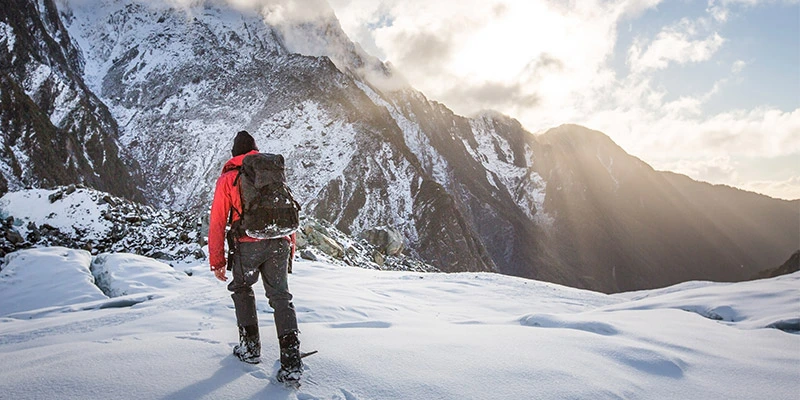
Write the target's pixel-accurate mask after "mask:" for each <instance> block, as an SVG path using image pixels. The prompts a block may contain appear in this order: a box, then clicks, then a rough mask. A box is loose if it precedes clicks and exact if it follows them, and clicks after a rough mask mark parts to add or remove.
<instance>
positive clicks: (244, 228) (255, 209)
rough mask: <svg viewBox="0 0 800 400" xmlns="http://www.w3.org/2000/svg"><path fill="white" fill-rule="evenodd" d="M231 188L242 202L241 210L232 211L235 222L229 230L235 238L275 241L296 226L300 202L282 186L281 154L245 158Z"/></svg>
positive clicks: (284, 176) (297, 225)
mask: <svg viewBox="0 0 800 400" xmlns="http://www.w3.org/2000/svg"><path fill="white" fill-rule="evenodd" d="M233 185H234V186H238V187H239V196H240V197H241V199H242V211H241V212H239V211H238V210H235V208H234V210H235V211H236V212H237V213H238V214H239V220H238V221H236V223H234V224H233V225H235V226H233V227H232V230H235V232H236V234H237V235H238V236H242V235H247V236H250V237H252V238H256V239H277V238H280V237H284V236H287V235H291V234H292V233H293V232H294V231H296V230H297V228H298V227H299V226H300V215H299V213H300V203H298V202H297V201H296V200H295V199H294V197H293V196H292V191H291V190H289V186H287V185H286V173H285V171H284V160H283V156H282V155H280V154H268V153H258V154H251V155H249V156H246V157H245V158H244V159H242V166H241V167H240V168H239V174H238V175H237V176H236V179H235V180H234V181H233ZM236 225H238V226H236Z"/></svg>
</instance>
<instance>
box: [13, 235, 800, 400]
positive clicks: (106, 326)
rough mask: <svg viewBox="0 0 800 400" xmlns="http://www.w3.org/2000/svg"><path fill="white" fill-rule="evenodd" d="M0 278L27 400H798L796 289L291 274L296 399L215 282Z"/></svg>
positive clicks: (21, 271)
mask: <svg viewBox="0 0 800 400" xmlns="http://www.w3.org/2000/svg"><path fill="white" fill-rule="evenodd" d="M5 260H6V261H7V262H6V263H5V264H3V266H2V269H0V322H1V324H0V370H2V371H3V374H2V376H3V379H0V393H3V397H4V398H9V399H15V400H17V399H18V400H28V399H51V398H57V399H83V400H91V399H109V398H112V399H117V398H131V397H135V398H143V399H175V400H184V399H185V400H200V399H289V400H298V399H347V400H353V399H408V400H429V399H447V400H450V399H452V400H461V399H520V398H523V399H528V398H542V399H573V398H574V399H619V398H625V399H672V398H678V399H719V398H724V399H762V398H764V399H793V398H795V397H797V392H798V391H799V390H800V369H798V368H797V365H798V357H799V356H800V355H798V352H797V346H798V341H799V340H800V338H799V337H798V330H799V329H800V320H799V319H798V315H797V293H798V289H800V273H794V274H791V275H785V276H781V277H778V278H773V279H765V280H759V281H752V282H740V283H712V282H696V281H695V282H686V283H683V284H680V285H677V286H673V287H669V288H664V289H658V290H650V291H638V292H627V293H620V294H615V295H606V294H602V293H597V292H591V291H587V290H580V289H574V288H569V287H564V286H561V285H556V284H552V283H546V282H539V281H534V280H529V279H521V278H516V277H510V276H504V275H500V274H494V273H479V272H473V273H454V274H441V273H419V272H393V271H374V270H368V269H362V268H343V267H339V266H336V265H332V264H329V263H326V262H308V261H297V262H296V263H295V266H294V270H295V271H294V273H293V274H292V275H291V276H290V282H289V287H290V289H291V291H292V294H293V295H294V298H293V302H294V305H295V307H296V309H297V319H298V323H299V326H300V329H301V330H302V333H301V335H300V340H301V344H300V347H301V349H303V350H304V351H308V350H319V353H318V354H316V355H314V356H311V357H308V358H306V359H305V360H304V364H305V368H304V376H303V386H302V387H301V388H300V389H299V390H297V391H296V390H287V389H286V388H284V387H283V385H282V384H279V383H278V382H276V380H275V379H274V378H273V377H274V376H275V374H276V372H277V370H278V368H279V361H278V359H279V349H278V343H277V342H278V341H277V339H276V338H275V330H274V327H273V326H272V325H273V315H272V313H271V310H270V309H269V306H268V305H267V304H266V303H267V300H266V298H265V297H264V291H263V290H264V289H263V287H262V286H261V285H255V286H254V287H253V289H254V290H255V291H256V304H257V306H258V307H257V314H258V318H259V321H260V327H261V342H262V350H261V363H260V364H258V365H251V364H245V363H242V362H241V361H239V360H238V359H236V357H235V356H234V355H233V354H231V348H232V347H233V345H235V344H236V339H237V330H236V317H235V313H234V311H233V309H232V308H231V307H232V305H231V299H230V296H229V292H228V291H227V290H226V287H225V286H226V284H225V283H223V282H219V281H217V280H216V279H215V278H214V277H213V275H212V274H211V273H210V272H209V271H208V265H206V264H203V263H197V264H195V265H191V264H190V265H180V266H178V267H177V268H171V267H170V266H169V265H166V264H164V263H162V262H159V261H156V260H152V259H149V258H146V257H141V256H135V255H131V254H124V253H116V254H108V253H105V254H98V255H97V256H94V257H92V256H91V255H90V254H89V253H88V252H86V251H82V250H74V249H69V248H63V247H47V248H37V249H28V250H22V251H18V252H15V253H12V254H10V255H8V256H6V257H5Z"/></svg>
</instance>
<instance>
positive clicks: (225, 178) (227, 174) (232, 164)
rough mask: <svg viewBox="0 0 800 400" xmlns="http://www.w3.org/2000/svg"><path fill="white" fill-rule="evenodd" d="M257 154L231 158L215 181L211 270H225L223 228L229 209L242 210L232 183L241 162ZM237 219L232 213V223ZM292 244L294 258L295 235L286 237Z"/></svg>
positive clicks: (210, 232)
mask: <svg viewBox="0 0 800 400" xmlns="http://www.w3.org/2000/svg"><path fill="white" fill-rule="evenodd" d="M250 154H258V151H257V150H253V151H251V152H249V153H246V154H242V155H239V156H236V157H233V158H231V159H230V160H228V162H226V163H225V166H224V167H223V168H222V175H220V177H219V179H217V187H216V189H215V190H214V202H213V203H211V220H210V221H209V225H208V256H209V264H211V269H212V270H213V269H214V268H219V267H221V268H225V226H226V225H227V224H228V217H229V215H230V214H231V208H235V209H236V210H237V211H239V212H241V210H242V200H241V198H240V197H239V189H238V188H236V187H234V186H233V181H234V180H235V179H236V176H237V175H238V174H239V168H240V167H241V166H242V160H243V159H244V158H245V157H246V156H248V155H250ZM238 219H239V213H237V212H236V211H234V212H233V221H237V220H238ZM258 240H259V239H255V238H251V237H249V236H243V237H241V238H239V241H240V242H255V241H258ZM286 240H289V242H291V244H292V254H291V257H294V250H295V234H294V233H293V234H292V235H291V236H286Z"/></svg>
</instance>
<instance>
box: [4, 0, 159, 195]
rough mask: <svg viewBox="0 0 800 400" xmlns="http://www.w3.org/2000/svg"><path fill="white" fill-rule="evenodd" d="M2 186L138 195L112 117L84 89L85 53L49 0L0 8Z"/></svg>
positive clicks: (15, 1)
mask: <svg viewBox="0 0 800 400" xmlns="http://www.w3.org/2000/svg"><path fill="white" fill-rule="evenodd" d="M0 87H2V93H1V94H0V97H1V99H0V140H1V141H2V149H1V150H0V192H2V193H5V192H6V191H8V190H18V189H20V188H23V187H26V186H53V185H64V184H69V183H85V184H88V185H91V186H94V187H96V188H98V189H101V190H106V191H109V192H112V193H114V194H118V195H121V196H125V197H128V198H131V199H135V200H143V197H142V195H141V192H140V191H139V188H138V186H139V185H140V182H139V181H138V180H137V179H136V176H137V175H136V171H137V170H136V163H135V161H134V160H133V159H128V162H129V163H128V164H126V163H125V162H124V161H123V159H125V157H124V155H122V154H121V153H120V149H119V144H118V142H117V139H118V137H119V130H118V126H117V120H115V119H114V118H113V117H112V115H111V114H110V113H109V111H108V108H107V107H106V105H105V104H104V103H103V102H102V101H101V100H100V99H99V98H98V97H97V96H96V95H95V94H94V93H93V92H92V91H91V90H89V89H88V88H87V87H86V84H85V81H84V78H83V58H82V54H81V52H80V49H79V48H78V47H77V46H76V45H75V43H74V41H73V39H72V38H71V36H70V34H69V33H68V32H67V30H66V29H65V28H64V25H63V24H62V22H61V19H60V16H59V12H58V9H57V7H56V6H55V4H54V3H53V1H52V0H44V1H40V2H33V1H25V0H9V1H8V2H5V3H4V6H3V7H2V8H0Z"/></svg>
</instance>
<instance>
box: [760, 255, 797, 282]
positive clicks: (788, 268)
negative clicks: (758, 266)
mask: <svg viewBox="0 0 800 400" xmlns="http://www.w3.org/2000/svg"><path fill="white" fill-rule="evenodd" d="M797 271H800V250H797V251H795V252H794V253H792V255H791V256H790V257H789V259H788V260H786V262H785V263H783V265H781V266H780V267H775V268H770V269H766V270H764V271H761V272H759V273H758V274H756V275H755V276H754V277H753V279H763V278H774V277H776V276H781V275H787V274H791V273H793V272H797Z"/></svg>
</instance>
